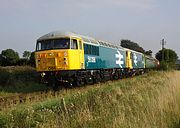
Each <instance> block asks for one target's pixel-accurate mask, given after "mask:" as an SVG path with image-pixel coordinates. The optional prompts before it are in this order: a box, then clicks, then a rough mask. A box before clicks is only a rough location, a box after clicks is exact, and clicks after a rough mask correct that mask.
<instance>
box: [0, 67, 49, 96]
mask: <svg viewBox="0 0 180 128" xmlns="http://www.w3.org/2000/svg"><path fill="white" fill-rule="evenodd" d="M45 89H47V87H46V86H45V85H43V84H40V83H39V76H38V74H37V72H36V71H35V69H34V68H32V67H29V66H11V67H0V97H4V96H10V95H15V93H28V92H35V91H41V90H45Z"/></svg>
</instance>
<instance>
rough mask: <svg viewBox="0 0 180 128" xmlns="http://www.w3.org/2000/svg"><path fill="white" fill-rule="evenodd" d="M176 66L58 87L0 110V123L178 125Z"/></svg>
mask: <svg viewBox="0 0 180 128" xmlns="http://www.w3.org/2000/svg"><path fill="white" fill-rule="evenodd" d="M179 77H180V72H178V71H171V72H150V73H148V74H144V75H142V76H137V77H134V78H129V79H124V80H120V81H115V82H107V83H104V84H98V85H92V86H87V87H82V88H76V89H68V90H63V91H61V92H60V93H61V95H59V96H56V97H53V98H50V97H49V98H47V99H46V100H44V101H43V102H40V101H39V102H34V103H31V104H29V103H25V104H22V105H19V106H17V107H14V108H12V109H7V110H3V111H1V112H0V127H2V128H4V127H15V128H16V127H18V128H28V127H37V128H44V127H51V128H57V127H62V128H93V127H97V128H179V127H180V79H179Z"/></svg>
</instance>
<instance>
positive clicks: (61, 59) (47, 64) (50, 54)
mask: <svg viewBox="0 0 180 128" xmlns="http://www.w3.org/2000/svg"><path fill="white" fill-rule="evenodd" d="M35 56H36V70H37V71H38V72H44V71H57V70H68V69H69V65H68V51H67V50H61V51H59V50H48V51H39V52H36V54H35Z"/></svg>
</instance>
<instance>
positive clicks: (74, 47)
mask: <svg viewBox="0 0 180 128" xmlns="http://www.w3.org/2000/svg"><path fill="white" fill-rule="evenodd" d="M71 49H78V45H77V40H75V39H72V40H71Z"/></svg>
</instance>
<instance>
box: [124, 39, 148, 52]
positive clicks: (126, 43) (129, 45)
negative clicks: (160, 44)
mask: <svg viewBox="0 0 180 128" xmlns="http://www.w3.org/2000/svg"><path fill="white" fill-rule="evenodd" d="M121 46H122V47H124V48H128V49H131V50H135V51H137V52H141V53H145V50H144V49H143V48H142V47H140V46H139V45H138V44H137V43H135V42H133V41H131V40H121Z"/></svg>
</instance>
